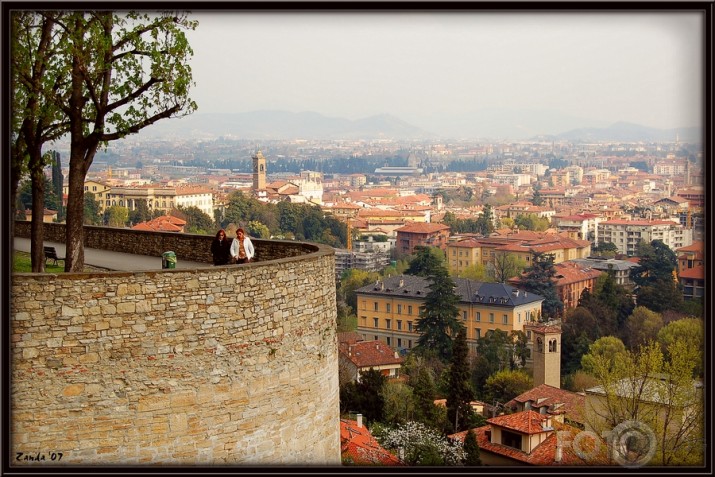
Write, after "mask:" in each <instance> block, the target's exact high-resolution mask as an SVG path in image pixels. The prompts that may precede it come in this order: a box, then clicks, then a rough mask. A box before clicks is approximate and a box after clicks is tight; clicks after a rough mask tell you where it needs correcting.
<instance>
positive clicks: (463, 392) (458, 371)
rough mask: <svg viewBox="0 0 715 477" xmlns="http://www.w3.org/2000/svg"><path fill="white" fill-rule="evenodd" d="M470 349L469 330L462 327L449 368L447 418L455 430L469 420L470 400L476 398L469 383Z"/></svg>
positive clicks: (455, 341)
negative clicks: (468, 344)
mask: <svg viewBox="0 0 715 477" xmlns="http://www.w3.org/2000/svg"><path fill="white" fill-rule="evenodd" d="M468 353H469V349H468V348H467V332H466V329H465V328H464V327H462V328H461V329H460V330H459V331H458V332H457V337H456V338H455V340H454V346H453V348H452V365H451V366H450V368H449V393H448V394H447V420H448V422H449V424H450V425H454V432H459V431H460V430H461V428H462V427H463V426H464V425H465V424H466V423H468V422H469V416H470V415H471V413H472V408H471V406H470V404H469V403H470V402H472V401H473V400H474V391H473V390H472V387H471V385H470V383H469V362H468Z"/></svg>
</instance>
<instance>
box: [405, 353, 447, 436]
mask: <svg viewBox="0 0 715 477" xmlns="http://www.w3.org/2000/svg"><path fill="white" fill-rule="evenodd" d="M410 359H416V360H421V357H419V356H417V355H416V354H414V353H411V354H410V355H409V356H408V360H410ZM409 376H410V380H409V384H410V386H411V387H412V394H413V397H414V400H415V408H414V419H413V420H414V421H417V422H421V423H422V424H425V425H427V426H430V427H434V428H438V429H441V428H442V427H443V425H444V424H446V422H441V420H440V409H439V408H438V407H437V405H436V404H435V403H434V400H435V398H436V396H437V389H436V386H435V382H434V376H433V372H432V370H431V369H430V368H429V367H428V366H424V365H421V366H418V367H417V368H415V369H414V371H410V375H409ZM445 421H446V414H445Z"/></svg>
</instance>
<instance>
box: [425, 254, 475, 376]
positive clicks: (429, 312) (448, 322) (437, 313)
mask: <svg viewBox="0 0 715 477" xmlns="http://www.w3.org/2000/svg"><path fill="white" fill-rule="evenodd" d="M435 272H436V273H435V275H432V276H430V277H429V280H430V291H429V293H427V296H425V302H424V307H422V309H421V310H420V315H419V318H418V319H417V325H416V329H417V332H418V333H419V335H420V336H419V338H418V339H417V345H416V346H415V348H416V349H415V351H417V352H425V351H427V350H434V351H435V352H436V353H437V356H439V357H440V359H442V360H443V361H444V362H448V361H450V359H451V357H452V337H454V336H456V335H457V333H458V332H459V330H460V329H462V328H463V327H464V325H463V324H462V323H461V322H460V321H459V319H458V316H459V308H458V307H457V304H458V303H459V299H460V298H459V296H458V295H457V294H456V293H455V291H454V288H455V285H454V282H453V281H452V279H451V278H450V277H449V275H448V273H447V270H446V269H445V268H444V266H441V268H439V269H437V270H435Z"/></svg>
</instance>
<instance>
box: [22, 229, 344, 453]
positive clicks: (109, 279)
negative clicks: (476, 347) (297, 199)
mask: <svg viewBox="0 0 715 477" xmlns="http://www.w3.org/2000/svg"><path fill="white" fill-rule="evenodd" d="M46 225H49V224H46ZM52 225H55V224H52ZM46 229H53V227H47V228H46ZM95 229H98V228H95ZM16 232H17V230H16ZM90 233H97V234H100V233H101V232H100V231H97V232H90ZM144 234H145V240H152V239H153V237H151V236H152V235H153V233H151V232H148V233H147V232H144ZM18 235H19V234H18ZM87 235H89V234H87ZM46 237H47V236H46ZM197 237H198V236H197ZM59 238H60V237H58V238H50V237H47V239H48V240H58V239H59ZM188 239H189V240H194V238H192V236H188ZM135 240H136V242H137V243H138V242H141V239H140V238H135ZM174 240H176V238H174ZM62 241H63V240H62ZM257 242H258V243H257V245H256V248H257V249H258V250H260V249H261V248H262V250H261V252H262V253H263V257H262V259H261V260H262V261H263V263H260V264H255V265H252V266H245V267H207V268H206V269H196V270H188V271H184V270H165V271H160V272H137V273H128V272H97V273H94V272H93V273H62V274H14V275H13V276H12V282H11V297H10V298H11V300H10V301H11V303H10V307H11V317H10V341H11V358H12V362H11V383H10V384H11V416H10V417H11V423H10V426H11V427H10V430H11V434H10V441H11V442H10V446H11V461H10V462H9V464H10V466H13V465H17V466H28V465H41V466H48V465H58V466H62V465H70V466H71V465H93V464H94V465H112V464H128V465H156V464H178V465H302V464H308V465H339V464H340V430H339V391H338V364H337V363H338V356H337V337H336V336H337V335H336V306H335V283H334V267H335V260H334V254H333V251H332V249H330V248H329V247H325V246H321V245H314V244H305V243H302V244H301V243H299V242H288V243H286V246H287V247H289V248H290V249H289V250H280V248H281V245H282V244H283V242H275V243H271V242H272V241H257ZM266 243H268V244H269V245H270V246H266ZM138 246H139V245H138ZM143 246H144V247H146V248H148V246H146V245H143ZM172 248H173V249H179V247H178V246H176V247H172ZM194 249H195V248H194ZM272 249H275V250H276V251H277V252H276V253H275V255H273V256H272V255H271V254H270V253H271V252H270V250H272ZM296 251H301V252H302V254H298V253H297V252H296ZM309 252H310V253H309ZM282 254H285V256H291V255H292V257H291V258H281V257H283V255H282ZM274 258H275V259H274ZM190 259H193V258H190ZM18 453H23V454H22V455H23V457H21V460H16V458H17V455H18ZM52 453H55V454H54V455H55V456H57V453H62V458H61V460H54V461H53V460H51V456H52V455H53V454H52ZM28 456H32V457H37V456H44V457H45V460H41V461H34V460H24V458H28Z"/></svg>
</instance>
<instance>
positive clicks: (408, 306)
mask: <svg viewBox="0 0 715 477" xmlns="http://www.w3.org/2000/svg"><path fill="white" fill-rule="evenodd" d="M407 314H408V315H411V314H412V305H407Z"/></svg>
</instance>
